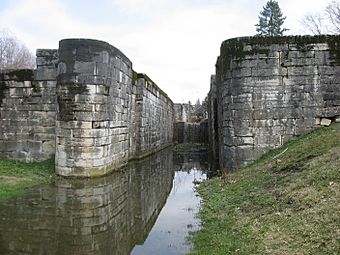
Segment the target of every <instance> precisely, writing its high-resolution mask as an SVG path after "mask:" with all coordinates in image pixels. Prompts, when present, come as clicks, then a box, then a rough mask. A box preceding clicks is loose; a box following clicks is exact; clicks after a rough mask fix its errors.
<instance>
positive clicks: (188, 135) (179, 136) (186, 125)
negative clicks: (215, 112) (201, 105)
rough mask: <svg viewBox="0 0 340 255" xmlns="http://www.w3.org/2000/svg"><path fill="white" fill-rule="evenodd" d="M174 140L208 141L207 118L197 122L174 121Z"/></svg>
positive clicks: (189, 141) (185, 141)
mask: <svg viewBox="0 0 340 255" xmlns="http://www.w3.org/2000/svg"><path fill="white" fill-rule="evenodd" d="M174 132H175V141H176V142H178V143H208V142H209V136H208V120H204V121H201V122H198V123H193V122H176V123H175V128H174Z"/></svg>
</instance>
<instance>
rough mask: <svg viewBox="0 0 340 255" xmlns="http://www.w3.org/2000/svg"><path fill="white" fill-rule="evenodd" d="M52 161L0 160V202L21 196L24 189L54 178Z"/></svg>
mask: <svg viewBox="0 0 340 255" xmlns="http://www.w3.org/2000/svg"><path fill="white" fill-rule="evenodd" d="M54 176H55V175H54V161H53V160H52V159H49V160H46V161H43V162H39V163H21V162H18V161H13V160H0V201H3V200H6V199H8V198H10V197H13V196H18V195H20V194H22V193H23V192H24V191H25V189H26V188H28V187H32V186H34V185H37V184H40V183H46V182H50V181H52V180H53V178H54Z"/></svg>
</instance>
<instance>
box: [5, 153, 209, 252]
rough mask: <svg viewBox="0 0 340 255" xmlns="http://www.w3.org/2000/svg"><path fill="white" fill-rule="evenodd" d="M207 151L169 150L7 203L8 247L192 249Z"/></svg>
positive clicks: (12, 249)
mask: <svg viewBox="0 0 340 255" xmlns="http://www.w3.org/2000/svg"><path fill="white" fill-rule="evenodd" d="M207 169H208V166H207V163H206V156H205V154H174V153H173V152H172V151H171V150H163V151H161V152H159V153H157V154H156V155H153V156H151V157H148V158H145V159H143V160H141V161H135V162H133V163H131V164H129V166H128V167H126V168H125V169H123V170H122V171H121V172H119V173H114V174H112V175H110V176H106V177H102V178H96V179H90V180H87V179H82V180H73V179H61V180H57V181H56V182H55V183H54V184H53V185H46V186H41V187H35V188H32V189H30V190H28V191H27V193H26V194H25V195H24V196H21V197H18V198H15V199H10V200H7V201H5V202H3V203H0V254H6V255H7V254H67V255H73V254H75V255H78V254H79V255H80V254H82V255H83V254H117V255H118V254H119V255H124V254H185V253H186V252H187V251H189V250H190V248H191V245H190V243H189V242H188V241H187V237H188V236H189V233H190V232H192V231H196V230H198V229H199V225H200V222H199V220H198V219H197V218H196V217H195V215H196V213H197V211H198V208H199V204H200V198H199V197H197V196H196V194H195V192H194V183H193V182H194V180H195V181H196V180H201V179H204V178H206V174H205V173H206V170H207Z"/></svg>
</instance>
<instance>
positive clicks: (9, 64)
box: [0, 30, 35, 69]
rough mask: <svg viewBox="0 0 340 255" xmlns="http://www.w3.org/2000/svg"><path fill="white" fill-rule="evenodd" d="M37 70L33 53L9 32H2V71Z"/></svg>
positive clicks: (0, 48)
mask: <svg viewBox="0 0 340 255" xmlns="http://www.w3.org/2000/svg"><path fill="white" fill-rule="evenodd" d="M24 68H35V57H34V55H33V54H32V52H31V51H30V50H29V49H28V48H27V47H26V46H25V45H24V44H23V43H21V42H20V41H19V40H18V39H16V37H15V36H14V35H12V34H10V33H9V32H7V31H4V30H3V31H0V69H24Z"/></svg>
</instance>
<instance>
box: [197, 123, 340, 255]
mask: <svg viewBox="0 0 340 255" xmlns="http://www.w3.org/2000/svg"><path fill="white" fill-rule="evenodd" d="M198 192H199V194H200V195H201V196H202V198H203V205H202V209H201V211H200V214H199V217H200V218H201V219H202V222H203V227H202V230H201V231H200V232H197V233H195V234H194V235H193V237H192V240H193V243H194V247H195V248H194V251H193V252H192V254H209V255H212V254H274V255H275V254H282V255H283V254H289V255H292V254H296V255H297V254H299V255H301V254H339V253H338V252H339V250H340V246H339V240H340V217H339V215H340V124H339V123H338V124H334V125H332V126H330V127H327V128H320V129H317V130H316V131H314V132H313V133H311V134H308V135H305V136H303V137H301V138H300V139H298V140H296V141H293V142H289V143H288V144H286V145H284V146H283V147H282V148H280V149H278V150H274V151H271V152H270V153H268V154H266V155H265V156H264V157H262V158H261V159H260V160H258V161H257V162H255V163H254V164H252V165H251V166H249V167H247V168H244V169H241V170H239V171H237V172H234V173H231V174H228V175H225V176H222V177H218V178H214V179H211V180H207V181H205V182H203V183H202V184H201V185H200V186H199V188H198Z"/></svg>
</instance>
